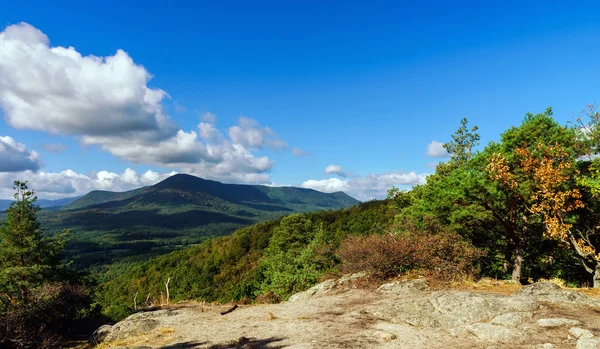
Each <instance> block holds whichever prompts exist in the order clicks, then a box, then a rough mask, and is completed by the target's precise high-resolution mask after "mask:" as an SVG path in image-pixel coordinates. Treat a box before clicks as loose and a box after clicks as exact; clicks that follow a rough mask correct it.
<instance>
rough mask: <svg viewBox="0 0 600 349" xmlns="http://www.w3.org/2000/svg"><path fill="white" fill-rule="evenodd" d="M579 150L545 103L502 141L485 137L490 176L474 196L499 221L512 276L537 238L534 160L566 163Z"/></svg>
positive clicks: (517, 276)
mask: <svg viewBox="0 0 600 349" xmlns="http://www.w3.org/2000/svg"><path fill="white" fill-rule="evenodd" d="M580 151H581V149H580V147H579V143H578V141H577V137H576V133H575V130H574V129H572V128H569V127H566V126H561V125H559V124H558V123H556V122H555V121H554V120H553V118H552V109H551V108H548V109H546V111H545V112H544V113H540V114H535V115H534V114H531V113H528V114H526V116H525V119H524V120H523V123H522V124H521V125H520V126H519V127H511V128H510V129H508V130H507V131H506V132H504V133H503V134H502V139H501V143H490V144H489V145H488V146H487V147H486V149H484V151H483V152H482V156H483V157H484V159H485V161H486V163H487V164H486V166H485V171H486V172H487V173H488V175H489V178H488V179H489V181H488V182H487V183H484V184H483V189H484V190H483V191H481V192H480V193H479V195H477V197H478V200H479V202H480V203H481V205H483V206H484V207H485V208H486V209H487V210H488V211H489V212H490V213H491V214H492V215H493V217H494V219H495V220H496V221H497V222H498V224H500V226H501V232H502V234H503V235H504V236H506V238H507V246H508V247H509V248H510V249H511V250H512V251H513V272H512V279H513V281H515V282H518V281H519V280H520V279H521V277H522V267H523V263H524V258H525V252H526V248H527V245H528V242H529V241H531V240H532V239H537V240H539V239H541V236H542V234H543V229H541V228H542V225H543V224H542V223H543V222H542V218H541V216H540V212H535V211H533V210H532V207H533V206H534V205H535V204H536V202H537V200H538V197H537V196H536V195H538V194H539V192H540V190H543V189H542V185H541V183H540V182H539V181H540V178H539V175H540V172H537V171H538V170H540V169H539V168H537V167H536V166H542V164H544V165H548V164H550V165H552V166H554V165H556V166H559V167H560V166H567V164H572V163H573V162H574V161H575V159H576V158H577V157H578V156H579V155H581V154H580ZM558 155H560V159H561V160H560V161H561V162H560V164H554V163H553V162H552V160H553V159H554V158H553V157H552V156H558ZM535 159H538V160H536V161H534V160H535ZM555 160H558V159H555ZM546 169H547V168H546ZM569 169H571V167H569ZM563 170H565V171H566V170H567V169H566V168H563ZM563 184H564V183H563ZM569 212H570V210H569Z"/></svg>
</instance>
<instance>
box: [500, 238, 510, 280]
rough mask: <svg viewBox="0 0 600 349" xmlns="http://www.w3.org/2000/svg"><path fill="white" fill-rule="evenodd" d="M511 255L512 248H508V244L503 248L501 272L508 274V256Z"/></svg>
mask: <svg viewBox="0 0 600 349" xmlns="http://www.w3.org/2000/svg"><path fill="white" fill-rule="evenodd" d="M511 256H512V250H511V248H510V246H508V244H507V246H506V248H505V250H504V258H503V259H502V274H503V275H506V274H508V271H509V269H510V265H511V264H510V257H511Z"/></svg>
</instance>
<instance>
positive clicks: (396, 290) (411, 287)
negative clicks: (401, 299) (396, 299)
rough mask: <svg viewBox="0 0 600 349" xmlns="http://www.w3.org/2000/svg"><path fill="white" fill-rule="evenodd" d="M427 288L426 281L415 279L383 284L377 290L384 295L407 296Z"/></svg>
mask: <svg viewBox="0 0 600 349" xmlns="http://www.w3.org/2000/svg"><path fill="white" fill-rule="evenodd" d="M428 288H429V284H428V283H427V279H415V280H405V281H396V282H392V283H389V284H383V285H381V286H380V287H379V288H378V290H379V291H381V292H385V293H393V294H407V293H415V292H420V291H424V290H427V289H428Z"/></svg>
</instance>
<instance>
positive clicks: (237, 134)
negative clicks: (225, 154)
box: [229, 116, 287, 150]
mask: <svg viewBox="0 0 600 349" xmlns="http://www.w3.org/2000/svg"><path fill="white" fill-rule="evenodd" d="M229 138H231V140H232V141H233V142H234V143H237V144H241V145H243V146H245V147H248V148H250V149H263V148H264V147H269V148H271V149H275V150H278V149H283V148H285V147H287V143H286V142H284V141H283V140H281V139H280V138H279V136H278V135H277V134H276V133H275V132H274V131H273V130H271V129H270V128H269V127H262V126H260V125H259V124H258V122H256V120H253V119H250V118H247V117H245V116H240V118H239V123H238V125H236V126H232V127H230V128H229Z"/></svg>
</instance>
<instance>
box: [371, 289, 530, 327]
mask: <svg viewBox="0 0 600 349" xmlns="http://www.w3.org/2000/svg"><path fill="white" fill-rule="evenodd" d="M536 308H537V303H536V302H535V300H534V299H531V298H530V297H498V296H492V295H483V294H474V293H469V292H434V293H432V294H431V295H427V296H426V297H423V296H422V295H418V296H410V297H406V298H403V299H401V300H398V299H387V300H384V301H383V302H381V303H379V304H378V305H377V306H376V307H375V308H374V309H372V310H371V312H372V313H373V315H375V316H377V317H380V318H382V319H385V320H388V321H390V322H394V323H407V324H410V325H412V326H419V327H429V328H446V329H450V328H454V327H457V326H460V325H467V324H472V323H474V322H487V321H490V320H491V319H493V318H494V317H496V316H498V315H500V314H504V313H510V312H527V311H531V310H534V309H536Z"/></svg>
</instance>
